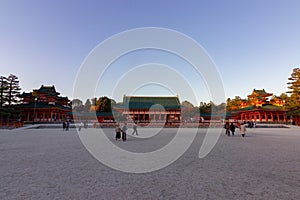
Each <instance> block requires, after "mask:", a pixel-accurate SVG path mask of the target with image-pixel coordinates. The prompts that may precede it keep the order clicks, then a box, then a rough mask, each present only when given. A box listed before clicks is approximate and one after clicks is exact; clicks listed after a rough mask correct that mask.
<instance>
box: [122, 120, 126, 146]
mask: <svg viewBox="0 0 300 200" xmlns="http://www.w3.org/2000/svg"><path fill="white" fill-rule="evenodd" d="M126 131H127V124H126V122H125V123H124V125H123V127H122V140H123V142H125V141H126Z"/></svg>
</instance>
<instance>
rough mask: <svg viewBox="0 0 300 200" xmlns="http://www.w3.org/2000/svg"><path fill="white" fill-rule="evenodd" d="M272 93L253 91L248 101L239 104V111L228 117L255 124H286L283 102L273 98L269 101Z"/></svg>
mask: <svg viewBox="0 0 300 200" xmlns="http://www.w3.org/2000/svg"><path fill="white" fill-rule="evenodd" d="M272 95H273V94H272V93H268V92H266V91H265V90H264V89H263V90H256V89H254V90H253V92H252V94H251V95H248V101H246V100H243V101H242V102H241V106H240V109H238V110H235V111H232V112H231V113H230V117H231V118H234V119H236V120H242V121H244V120H246V121H252V120H254V121H256V122H287V117H286V110H285V109H284V103H285V102H284V100H282V99H280V98H279V97H274V98H273V99H272V100H271V101H269V99H268V98H269V97H270V96H272Z"/></svg>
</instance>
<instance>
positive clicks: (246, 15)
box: [0, 0, 300, 105]
mask: <svg viewBox="0 0 300 200" xmlns="http://www.w3.org/2000/svg"><path fill="white" fill-rule="evenodd" d="M299 10H300V1H298V0H287V1H283V0H248V1H247V0H245V1H239V0H228V1H221V0H219V1H216V0H203V1H201V0H195V1H176V0H151V1H149V0H136V1H129V0H119V1H114V0H99V1H96V0H95V1H93V0H87V1H83V0H82V1H79V0H62V1H60V0H53V1H46V0H26V1H21V0H17V1H15V0H0V30H1V31H0V75H4V76H8V75H9V74H10V73H13V74H15V75H17V76H18V77H19V79H20V86H21V88H22V90H23V91H26V92H29V91H32V89H35V88H39V87H40V85H42V84H44V85H55V86H56V89H57V90H58V91H59V92H60V93H61V94H62V95H63V96H68V97H69V98H72V91H73V84H74V81H75V78H76V74H77V72H78V70H79V68H80V66H81V64H82V62H83V61H84V59H85V58H86V57H87V56H88V54H89V52H90V51H91V50H92V49H94V48H95V47H96V46H97V45H98V44H99V43H100V42H102V41H104V40H105V39H107V38H108V37H110V36H112V35H114V34H117V33H119V32H122V31H126V30H128V29H133V28H140V27H163V28H169V29H173V30H176V31H179V32H182V33H184V34H186V35H187V36H189V37H191V38H193V39H194V40H196V41H197V42H198V43H199V44H200V45H202V47H203V48H204V49H205V50H206V51H207V53H208V54H209V55H210V57H211V58H212V59H213V61H214V62H215V64H216V66H217V67H218V70H219V72H220V75H221V77H222V80H223V84H224V88H225V95H226V97H230V98H234V97H235V96H241V97H242V98H246V95H247V94H249V93H251V92H252V90H253V88H256V89H263V88H264V89H266V91H268V92H271V93H274V94H276V95H280V94H281V93H283V92H286V91H287V85H286V82H287V79H288V77H289V76H290V74H291V73H292V69H293V68H295V67H299V65H300V48H299V47H300V20H299V19H300V12H299ZM147 53H149V54H147ZM156 53H157V52H151V51H148V52H147V51H145V52H142V53H137V56H138V58H139V59H138V62H133V63H134V64H135V65H136V64H142V63H145V62H150V61H152V60H148V58H149V55H154V54H155V56H157V55H156ZM141 55H144V56H141ZM147 55H148V56H147ZM128 56H129V58H130V56H131V57H132V55H128ZM155 56H154V57H155ZM161 56H162V57H168V55H164V54H162V55H161ZM136 58H137V57H134V56H133V57H132V60H136ZM144 59H145V60H144ZM174 60H176V59H174ZM174 60H173V61H174ZM127 61H128V58H127ZM127 61H126V59H125V60H124V61H122V60H120V61H119V62H121V63H120V66H121V65H125V64H126V63H127V64H128V63H131V62H127ZM154 61H155V59H154ZM122 62H123V63H122ZM180 62H181V61H178V63H180ZM116 63H118V62H116ZM178 63H177V64H178ZM168 64H170V65H171V64H172V62H169V63H168ZM173 64H174V63H173ZM174 65H176V64H174ZM180 66H181V65H179V64H178V66H177V69H179V71H180ZM183 66H184V64H182V69H183V68H184V67H183ZM115 70H118V66H117V65H116V66H115ZM186 73H187V74H186V75H187V76H189V75H188V73H189V71H187V72H186ZM191 77H192V75H191ZM156 87H157V86H155V87H153V88H152V91H151V87H149V88H147V87H145V90H140V91H139V93H137V94H145V95H148V94H152V95H155V91H158V90H156V89H157V88H156ZM192 87H194V88H198V91H199V92H197V93H198V94H197V95H198V98H197V100H196V101H197V102H196V101H194V100H191V99H190V97H186V96H184V97H183V96H181V97H180V99H181V100H185V99H187V100H190V101H192V103H194V104H196V105H199V102H200V101H209V100H210V99H209V97H208V96H207V91H202V90H201V89H202V86H201V87H198V86H197V85H192ZM154 88H156V89H154ZM199 88H200V90H199ZM195 90H196V91H197V89H195ZM204 90H205V89H204ZM158 93H159V95H161V92H158ZM162 93H163V92H162ZM200 93H201V94H200ZM96 95H97V96H102V95H109V91H103V90H102V91H101V90H100V91H97V93H96ZM179 95H180V94H179ZM90 98H92V97H90ZM119 100H120V99H117V101H119ZM83 101H85V100H83Z"/></svg>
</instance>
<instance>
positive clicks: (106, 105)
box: [96, 97, 116, 112]
mask: <svg viewBox="0 0 300 200" xmlns="http://www.w3.org/2000/svg"><path fill="white" fill-rule="evenodd" d="M115 104H116V102H115V100H113V99H110V98H108V97H100V98H99V99H98V100H97V102H96V111H97V112H112V108H113V106H114V105H115Z"/></svg>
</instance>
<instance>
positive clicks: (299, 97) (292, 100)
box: [286, 68, 300, 114]
mask: <svg viewBox="0 0 300 200" xmlns="http://www.w3.org/2000/svg"><path fill="white" fill-rule="evenodd" d="M288 80H289V82H288V83H287V84H288V89H289V91H287V93H290V94H291V96H290V97H289V99H288V102H286V108H287V109H289V110H290V113H291V114H292V113H293V111H298V110H299V109H300V68H295V69H293V72H292V74H291V77H290V78H288Z"/></svg>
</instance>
